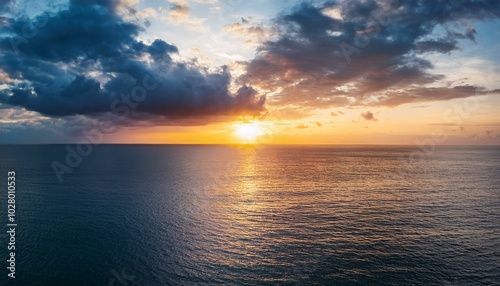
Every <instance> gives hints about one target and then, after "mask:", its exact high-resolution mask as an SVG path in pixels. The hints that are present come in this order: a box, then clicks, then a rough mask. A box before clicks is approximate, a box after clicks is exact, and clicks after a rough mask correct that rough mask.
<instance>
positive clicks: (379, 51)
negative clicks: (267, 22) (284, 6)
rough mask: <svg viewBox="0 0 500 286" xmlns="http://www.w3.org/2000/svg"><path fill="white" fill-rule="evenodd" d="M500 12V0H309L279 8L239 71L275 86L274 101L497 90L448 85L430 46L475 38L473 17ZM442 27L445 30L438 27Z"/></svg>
mask: <svg viewBox="0 0 500 286" xmlns="http://www.w3.org/2000/svg"><path fill="white" fill-rule="evenodd" d="M498 18H500V2H495V1H487V0H463V1H455V2H449V1H433V0H423V1H399V2H398V1H388V0H387V1H379V0H366V1H347V0H345V1H325V2H321V3H318V2H314V3H313V2H304V3H301V4H299V5H297V6H296V7H295V8H293V9H291V10H289V11H288V12H285V13H283V14H281V15H280V16H278V17H277V18H276V19H275V20H274V22H273V23H274V26H273V29H274V30H275V31H277V35H276V36H275V37H274V38H273V39H271V40H268V41H266V42H265V43H263V44H262V45H261V46H259V48H258V50H257V54H256V57H255V58H254V59H252V60H251V61H249V62H248V63H247V65H246V72H245V73H244V74H243V75H242V76H241V77H240V78H239V82H240V83H242V84H252V85H255V86H258V87H259V88H261V89H263V90H268V91H270V92H274V91H277V90H280V92H277V93H276V95H275V96H273V98H272V99H271V98H270V100H271V101H272V102H273V103H275V104H300V105H302V106H310V107H318V108H323V107H329V106H354V107H355V106H396V105H400V104H405V103H409V102H427V101H439V100H449V99H453V98H463V97H468V96H472V95H483V94H491V93H498V92H499V91H498V90H487V89H485V88H484V87H481V86H475V85H472V84H469V85H467V84H465V83H459V84H456V85H454V86H447V83H446V82H444V79H445V77H444V76H443V75H440V74H435V73H433V68H434V65H433V64H432V62H430V61H429V60H427V59H426V58H425V55H427V54H429V53H438V54H448V53H451V52H453V51H456V50H458V49H460V46H459V41H460V40H463V39H466V40H471V41H474V40H475V35H476V33H477V32H476V30H475V29H474V28H473V27H471V26H470V25H469V24H467V23H468V22H470V21H490V20H495V19H498ZM436 30H442V31H443V32H442V33H437V32H435V31H436Z"/></svg>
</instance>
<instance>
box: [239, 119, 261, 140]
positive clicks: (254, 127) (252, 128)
mask: <svg viewBox="0 0 500 286" xmlns="http://www.w3.org/2000/svg"><path fill="white" fill-rule="evenodd" d="M234 133H235V134H236V135H237V136H238V137H240V138H241V139H243V140H244V141H245V143H257V139H258V137H259V136H261V135H263V134H264V131H263V130H262V127H260V126H259V125H258V124H257V123H255V122H246V123H242V124H238V125H237V126H236V129H235V131H234Z"/></svg>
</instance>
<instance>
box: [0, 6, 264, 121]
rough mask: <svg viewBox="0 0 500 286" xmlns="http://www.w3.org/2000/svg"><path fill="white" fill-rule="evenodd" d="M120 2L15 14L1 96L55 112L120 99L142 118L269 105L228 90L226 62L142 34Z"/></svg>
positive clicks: (2, 38) (5, 36) (258, 109)
mask: <svg viewBox="0 0 500 286" xmlns="http://www.w3.org/2000/svg"><path fill="white" fill-rule="evenodd" d="M118 4H119V3H118V1H112V0H93V1H83V0H71V1H70V3H69V6H68V8H67V9H64V10H61V11H59V12H57V13H53V14H42V15H40V16H38V17H36V18H35V19H28V18H26V17H25V16H23V17H19V18H9V19H8V20H7V22H8V24H7V25H6V27H4V29H3V33H2V34H1V35H0V51H1V52H2V53H1V55H0V67H1V70H2V71H3V72H4V73H5V74H6V75H7V76H8V78H9V81H8V82H7V83H6V84H7V89H3V90H0V101H1V102H2V103H3V104H4V105H11V106H18V107H24V108H26V109H27V110H31V111H36V112H40V113H42V114H45V115H50V116H70V115H77V114H83V115H88V116H97V115H98V114H102V113H106V112H111V111H113V106H115V107H116V104H114V103H115V102H116V101H117V100H120V102H122V103H123V104H128V106H129V107H130V109H131V110H133V112H135V113H137V114H141V115H140V117H141V119H142V120H147V118H148V116H150V117H151V118H153V117H156V116H162V117H164V118H167V119H168V118H186V117H198V116H199V117H204V118H206V116H211V115H228V114H242V113H245V114H248V115H254V116H258V115H260V114H261V113H262V112H263V111H264V107H263V105H264V101H265V99H264V97H258V96H257V93H256V92H255V90H254V89H253V88H251V87H248V86H243V87H242V88H240V90H239V91H238V92H237V93H236V94H232V93H231V92H230V91H229V90H228V86H229V84H230V81H231V75H230V73H229V71H228V69H227V68H225V67H221V68H220V69H219V71H217V72H209V71H207V68H205V67H200V66H199V65H197V64H195V63H194V62H175V61H173V60H172V55H174V54H176V53H177V52H178V49H177V47H176V46H175V45H173V44H171V43H167V42H165V41H163V40H159V39H158V40H155V41H154V42H153V43H152V44H146V43H143V42H141V41H138V40H137V37H138V36H139V34H140V33H141V32H142V28H141V27H140V26H138V25H136V24H134V23H130V22H127V21H125V20H124V19H123V18H121V17H120V16H119V15H118V14H117V12H116V11H117V9H118ZM145 85H147V86H151V88H148V89H147V94H146V95H144V96H143V94H136V96H137V97H140V98H141V100H140V104H137V103H136V102H131V100H130V94H131V93H133V92H134V88H135V87H138V86H139V87H143V86H145ZM143 90H144V88H143V89H141V91H143ZM132 95H133V94H132ZM124 96H125V97H124ZM131 117H132V118H133V117H134V115H131Z"/></svg>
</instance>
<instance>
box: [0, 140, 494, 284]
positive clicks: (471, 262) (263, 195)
mask: <svg viewBox="0 0 500 286" xmlns="http://www.w3.org/2000/svg"><path fill="white" fill-rule="evenodd" d="M65 148H66V146H65V145H45V146H37V145H33V146H5V145H4V146H0V158H1V161H0V182H1V186H2V187H1V193H0V194H1V200H0V222H1V228H2V232H1V235H0V254H1V261H2V262H1V264H2V265H1V267H0V269H1V273H0V274H1V278H0V285H50V286H57V285H64V286H78V285H103V286H106V285H114V286H122V285H276V284H278V285H500V284H499V283H500V148H498V147H440V148H435V149H434V150H432V149H430V148H429V150H426V151H422V150H419V149H415V148H409V147H366V146H365V147H347V146H330V147H278V146H274V147H271V146H265V147H258V148H250V147H248V148H235V147H228V146H161V145H158V146H148V145H127V146H124V145H103V146H97V147H95V148H94V150H93V151H92V152H91V154H90V155H88V156H87V157H84V158H83V160H82V162H81V164H80V165H79V166H77V167H76V168H72V169H73V170H72V171H73V172H72V173H71V174H65V175H64V176H63V179H64V181H63V182H62V183H60V182H59V181H58V179H57V177H56V175H55V173H54V171H53V169H52V167H51V163H52V162H53V161H58V162H61V163H64V161H65V156H66V154H67V150H66V149H65ZM71 148H76V146H74V145H73V146H71ZM9 170H14V171H15V172H16V182H17V193H16V205H17V208H16V219H17V224H18V226H17V230H16V231H17V233H16V278H15V279H11V278H7V273H8V272H7V262H6V260H7V258H8V255H9V254H8V251H7V244H8V236H7V235H6V230H7V227H6V224H7V206H6V204H7V184H6V180H7V171H9Z"/></svg>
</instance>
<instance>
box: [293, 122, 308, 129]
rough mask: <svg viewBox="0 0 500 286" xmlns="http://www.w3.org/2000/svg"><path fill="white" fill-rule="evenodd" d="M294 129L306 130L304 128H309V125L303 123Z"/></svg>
mask: <svg viewBox="0 0 500 286" xmlns="http://www.w3.org/2000/svg"><path fill="white" fill-rule="evenodd" d="M296 128H297V129H306V128H309V125H307V124H305V123H300V124H299V125H297V127H296Z"/></svg>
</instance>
